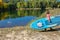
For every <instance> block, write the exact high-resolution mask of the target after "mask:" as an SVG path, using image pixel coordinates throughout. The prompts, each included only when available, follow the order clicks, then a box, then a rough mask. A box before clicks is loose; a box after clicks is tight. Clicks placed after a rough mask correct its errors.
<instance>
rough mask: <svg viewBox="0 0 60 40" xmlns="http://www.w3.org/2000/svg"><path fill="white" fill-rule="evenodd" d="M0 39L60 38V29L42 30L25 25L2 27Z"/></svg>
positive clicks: (35, 39)
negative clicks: (25, 26)
mask: <svg viewBox="0 0 60 40" xmlns="http://www.w3.org/2000/svg"><path fill="white" fill-rule="evenodd" d="M0 40H60V29H59V28H58V27H57V28H55V31H46V32H40V31H36V30H31V29H29V28H28V29H26V28H24V27H14V28H3V29H1V28H0Z"/></svg>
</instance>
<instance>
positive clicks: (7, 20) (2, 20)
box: [0, 10, 42, 28]
mask: <svg viewBox="0 0 60 40" xmlns="http://www.w3.org/2000/svg"><path fill="white" fill-rule="evenodd" d="M41 14H42V12H41V10H18V11H7V12H1V13H0V28H5V27H14V26H26V25H27V24H28V23H29V22H30V21H32V20H34V19H36V17H39V16H40V15H41Z"/></svg>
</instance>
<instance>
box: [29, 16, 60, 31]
mask: <svg viewBox="0 0 60 40" xmlns="http://www.w3.org/2000/svg"><path fill="white" fill-rule="evenodd" d="M58 25H60V16H53V17H51V23H50V22H48V20H47V18H42V19H38V20H36V21H34V22H32V23H31V25H30V28H32V29H35V30H44V29H47V28H51V27H56V26H58Z"/></svg>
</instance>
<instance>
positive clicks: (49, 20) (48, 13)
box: [45, 10, 52, 31]
mask: <svg viewBox="0 0 60 40" xmlns="http://www.w3.org/2000/svg"><path fill="white" fill-rule="evenodd" d="M50 16H51V15H50V12H49V10H47V13H46V17H47V19H48V22H49V23H52V22H51V19H50ZM50 30H52V28H51V27H50ZM45 31H46V29H45Z"/></svg>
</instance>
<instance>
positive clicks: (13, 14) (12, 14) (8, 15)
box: [0, 10, 42, 20]
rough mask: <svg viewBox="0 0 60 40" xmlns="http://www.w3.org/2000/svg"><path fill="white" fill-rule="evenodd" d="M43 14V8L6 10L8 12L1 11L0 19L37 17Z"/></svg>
mask: <svg viewBox="0 0 60 40" xmlns="http://www.w3.org/2000/svg"><path fill="white" fill-rule="evenodd" d="M41 14H42V11H41V10H15V11H6V12H0V20H4V19H9V18H17V17H23V16H37V17H39V16H40V15H41Z"/></svg>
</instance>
